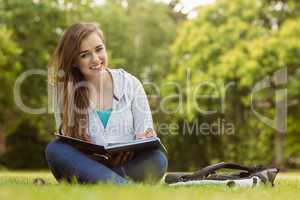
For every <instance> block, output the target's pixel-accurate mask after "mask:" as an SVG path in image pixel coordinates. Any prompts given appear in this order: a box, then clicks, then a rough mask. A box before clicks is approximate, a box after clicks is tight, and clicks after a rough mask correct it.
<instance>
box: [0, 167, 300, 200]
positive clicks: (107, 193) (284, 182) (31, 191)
mask: <svg viewBox="0 0 300 200" xmlns="http://www.w3.org/2000/svg"><path fill="white" fill-rule="evenodd" d="M34 178H43V179H44V180H46V182H47V184H45V185H35V184H33V180H34ZM299 191H300V173H296V172H292V173H280V174H279V175H278V177H277V179H276V183H275V187H273V188H272V187H265V186H262V187H259V188H228V187H225V186H189V187H187V186H181V187H169V186H167V185H164V184H157V185H147V184H130V185H125V186H117V185H112V184H97V185H78V184H72V185H70V184H66V183H64V184H58V183H57V182H56V181H55V179H54V178H53V176H52V174H51V173H50V172H10V171H4V172H0V199H1V200H2V199H3V200H4V199H5V200H6V199H24V200H26V199H28V200H29V199H30V200H32V199H33V200H40V199H42V200H45V199H49V200H50V199H51V200H52V199H85V200H86V199H122V200H126V199H128V200H135V199H143V200H144V199H155V200H159V199H164V200H165V199H172V200H177V199H178V200H179V199H180V200H181V199H228V200H232V199H259V200H260V199H261V200H265V199H272V200H274V199H299V194H300V193H299Z"/></svg>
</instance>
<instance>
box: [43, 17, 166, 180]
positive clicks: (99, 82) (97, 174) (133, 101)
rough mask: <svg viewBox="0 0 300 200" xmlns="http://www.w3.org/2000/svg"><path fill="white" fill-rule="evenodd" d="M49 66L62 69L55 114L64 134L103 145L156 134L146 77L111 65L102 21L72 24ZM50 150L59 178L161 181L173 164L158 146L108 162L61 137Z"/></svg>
mask: <svg viewBox="0 0 300 200" xmlns="http://www.w3.org/2000/svg"><path fill="white" fill-rule="evenodd" d="M120 45H121V44H120ZM49 67H50V69H55V70H54V71H55V72H56V73H55V74H56V76H54V80H55V82H54V83H55V85H54V89H55V90H54V91H55V93H54V94H55V95H54V97H55V98H54V99H55V105H56V107H55V110H56V112H55V119H56V126H57V128H58V129H59V130H60V133H61V134H64V135H67V136H71V137H76V138H79V139H83V140H87V141H89V142H93V143H96V144H99V145H103V144H104V143H114V142H129V141H132V140H136V139H141V138H146V137H152V136H156V133H155V131H154V129H153V121H152V116H151V111H150V107H149V103H148V100H147V96H146V94H145V91H144V88H143V86H142V84H141V82H140V81H139V80H138V79H137V78H136V77H135V76H133V75H131V74H130V73H128V72H126V71H125V70H123V69H111V68H109V67H108V58H107V52H106V46H105V41H104V37H103V33H102V31H101V30H100V28H99V27H98V26H97V24H96V23H75V24H73V25H72V26H70V27H69V28H68V29H67V30H66V31H65V33H64V35H63V37H62V38H61V40H60V42H59V44H58V46H57V48H56V50H55V52H54V54H53V57H52V59H51V62H50V65H49ZM45 155H46V160H47V162H48V165H49V168H50V169H51V171H52V173H53V175H54V176H55V178H56V179H57V180H58V181H61V180H67V181H71V180H73V179H74V177H75V178H76V179H77V181H78V182H79V183H97V182H114V183H119V184H124V183H128V182H129V181H137V182H140V181H146V180H149V179H150V180H152V181H158V180H160V179H161V178H162V176H163V175H164V173H165V172H166V170H167V165H168V161H167V158H166V156H165V154H164V153H163V152H162V151H160V150H158V149H157V150H147V151H141V152H134V153H133V152H123V153H119V154H117V155H114V156H111V157H110V158H109V162H108V163H102V162H100V161H98V160H96V159H95V158H94V157H93V156H91V155H89V154H88V153H86V152H83V151H81V150H78V149H77V148H75V147H73V146H72V145H70V144H67V143H65V142H63V141H61V140H60V139H55V140H53V141H51V142H50V143H49V144H48V145H47V148H46V151H45Z"/></svg>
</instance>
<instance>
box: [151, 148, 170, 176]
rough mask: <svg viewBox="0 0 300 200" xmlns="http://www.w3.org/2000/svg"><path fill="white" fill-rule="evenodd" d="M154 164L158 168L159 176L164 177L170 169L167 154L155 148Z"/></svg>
mask: <svg viewBox="0 0 300 200" xmlns="http://www.w3.org/2000/svg"><path fill="white" fill-rule="evenodd" d="M152 154H153V155H152V156H153V160H154V164H155V165H156V169H157V176H158V178H162V177H163V176H164V174H165V173H166V172H167V169H168V158H167V156H166V155H165V154H164V153H163V152H162V151H160V150H155V151H153V152H152Z"/></svg>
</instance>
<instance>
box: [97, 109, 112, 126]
mask: <svg viewBox="0 0 300 200" xmlns="http://www.w3.org/2000/svg"><path fill="white" fill-rule="evenodd" d="M96 112H97V115H98V117H99V118H100V120H101V122H102V124H103V126H104V128H105V127H106V125H107V122H108V119H109V117H110V114H111V112H112V108H109V109H106V110H99V111H96Z"/></svg>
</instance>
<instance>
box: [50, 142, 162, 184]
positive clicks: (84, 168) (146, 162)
mask: <svg viewBox="0 0 300 200" xmlns="http://www.w3.org/2000/svg"><path fill="white" fill-rule="evenodd" d="M45 156H46V160H47V162H48V166H49V168H50V170H51V171H52V173H53V175H54V177H55V178H56V180H57V181H59V182H60V181H62V180H66V181H68V182H71V181H72V180H73V179H74V178H76V180H77V182H78V183H98V182H113V183H117V184H126V183H129V182H130V181H134V182H144V181H148V180H150V181H151V182H157V181H159V180H160V179H161V178H162V177H163V175H164V173H165V172H166V171H167V167H168V160H167V157H166V155H165V154H164V153H163V152H162V151H160V150H147V151H144V152H138V153H135V155H134V157H133V158H132V159H131V160H129V161H127V162H126V163H125V164H123V165H121V166H116V167H112V168H109V167H107V166H106V165H104V164H102V163H100V162H97V161H95V160H93V159H92V158H90V157H89V156H87V155H86V154H84V153H82V152H81V151H79V150H77V149H76V148H74V147H73V146H72V145H70V144H68V143H66V142H63V141H61V140H60V139H55V140H53V141H51V142H50V143H49V144H48V145H47V147H46V150H45Z"/></svg>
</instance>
